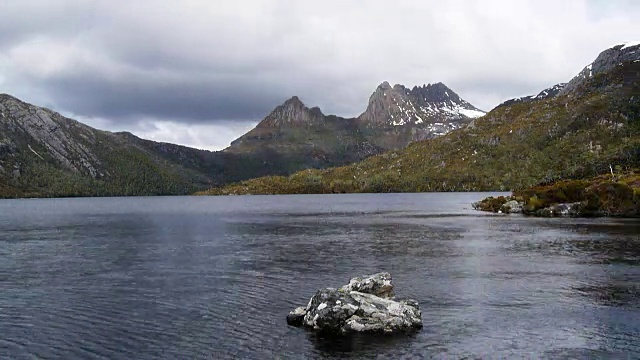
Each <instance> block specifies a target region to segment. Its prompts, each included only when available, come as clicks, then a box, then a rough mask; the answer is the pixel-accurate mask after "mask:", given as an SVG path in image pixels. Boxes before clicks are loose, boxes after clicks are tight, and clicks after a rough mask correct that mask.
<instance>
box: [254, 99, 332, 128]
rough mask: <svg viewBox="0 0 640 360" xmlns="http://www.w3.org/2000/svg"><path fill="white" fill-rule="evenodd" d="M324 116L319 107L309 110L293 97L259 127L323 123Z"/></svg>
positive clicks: (276, 109) (268, 116)
mask: <svg viewBox="0 0 640 360" xmlns="http://www.w3.org/2000/svg"><path fill="white" fill-rule="evenodd" d="M323 118H324V114H323V113H322V111H321V110H320V108H319V107H317V106H316V107H313V108H308V107H307V106H306V105H305V104H304V103H303V102H302V100H300V98H299V97H297V96H292V97H291V98H289V99H288V100H287V101H285V102H284V103H283V104H282V105H280V106H278V107H276V108H275V109H274V110H273V111H272V112H271V113H270V114H269V115H267V117H265V118H264V120H262V121H261V122H260V123H259V124H258V127H278V126H296V125H305V124H310V123H318V122H322V120H323Z"/></svg>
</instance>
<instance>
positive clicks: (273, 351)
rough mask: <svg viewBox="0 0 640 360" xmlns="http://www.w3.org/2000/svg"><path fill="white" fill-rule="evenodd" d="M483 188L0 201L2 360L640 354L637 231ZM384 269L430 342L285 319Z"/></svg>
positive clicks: (419, 336) (629, 223)
mask: <svg viewBox="0 0 640 360" xmlns="http://www.w3.org/2000/svg"><path fill="white" fill-rule="evenodd" d="M485 195H487V194H478V193H475V194H473V193H466V194H402V195H394V194H388V195H387V194H385V195H335V196H274V197H263V196H246V197H155V198H102V199H48V200H4V201H0V358H1V359H5V358H10V359H32V358H60V359H157V358H166V359H226V358H250V359H253V358H257V359H262V358H265V359H274V358H282V359H295V358H355V359H370V358H382V359H402V358H424V357H432V358H446V359H456V358H469V359H475V358H561V359H562V358H577V359H582V358H606V359H608V358H623V359H626V358H640V222H639V221H638V220H620V219H617V220H616V219H536V218H525V217H522V216H504V215H493V214H487V213H480V212H476V211H473V210H471V206H470V203H471V202H472V201H476V200H479V199H481V198H483V197H484V196H485ZM378 271H389V272H391V273H392V275H393V277H394V283H395V286H396V293H397V295H399V296H401V297H411V298H414V299H417V300H418V301H419V302H420V306H421V309H422V314H423V320H424V324H425V326H424V328H423V329H422V330H421V331H420V332H418V333H416V334H414V335H412V336H409V337H383V338H350V339H344V340H341V341H339V340H337V339H328V338H322V337H317V336H314V335H312V334H310V333H309V332H307V331H305V330H303V329H298V328H292V327H288V326H287V324H286V321H285V316H286V314H287V312H288V311H289V310H291V309H293V308H294V307H296V306H300V305H304V304H306V303H307V301H308V299H309V297H311V295H313V293H314V291H315V290H316V289H318V288H321V287H327V286H334V287H335V286H340V285H342V284H345V283H347V282H348V280H349V278H350V277H353V276H357V275H366V274H370V273H374V272H378Z"/></svg>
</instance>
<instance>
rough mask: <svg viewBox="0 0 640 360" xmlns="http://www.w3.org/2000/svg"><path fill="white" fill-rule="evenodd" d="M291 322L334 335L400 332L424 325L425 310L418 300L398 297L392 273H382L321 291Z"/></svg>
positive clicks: (293, 312)
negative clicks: (394, 296) (395, 295)
mask: <svg viewBox="0 0 640 360" xmlns="http://www.w3.org/2000/svg"><path fill="white" fill-rule="evenodd" d="M287 323H288V324H289V325H292V326H304V327H306V328H309V329H312V330H314V331H319V332H325V333H333V334H349V333H397V332H404V331H410V330H415V329H420V328H422V313H421V312H420V307H419V305H418V302H417V301H415V300H395V299H394V298H393V284H392V282H391V275H390V274H389V273H379V274H374V275H371V276H368V277H364V278H353V279H351V281H350V282H349V284H347V285H345V286H343V287H341V288H340V289H335V288H326V289H321V290H318V291H317V292H316V294H315V295H313V297H312V298H311V299H310V300H309V303H308V304H307V307H306V308H302V307H299V308H296V309H295V310H293V311H292V312H290V313H289V315H287Z"/></svg>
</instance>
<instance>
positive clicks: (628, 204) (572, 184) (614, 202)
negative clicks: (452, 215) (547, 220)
mask: <svg viewBox="0 0 640 360" xmlns="http://www.w3.org/2000/svg"><path fill="white" fill-rule="evenodd" d="M472 205H473V208H474V209H476V210H481V211H489V212H495V213H504V214H525V215H532V216H539V217H593V216H616V217H639V216H640V175H639V172H638V171H637V170H636V171H633V170H632V171H628V172H626V173H621V174H618V175H616V176H612V175H609V174H606V175H600V176H597V177H595V178H592V179H589V180H560V181H557V182H555V183H551V184H546V185H538V186H534V187H531V188H527V189H524V190H519V191H515V192H514V193H513V195H512V196H507V197H505V196H498V197H488V198H486V199H483V200H481V201H478V202H476V203H473V204H472Z"/></svg>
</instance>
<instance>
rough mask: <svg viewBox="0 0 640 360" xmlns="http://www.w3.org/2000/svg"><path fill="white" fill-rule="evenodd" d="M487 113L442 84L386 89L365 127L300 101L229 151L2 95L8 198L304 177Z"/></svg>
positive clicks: (1, 189)
mask: <svg viewBox="0 0 640 360" xmlns="http://www.w3.org/2000/svg"><path fill="white" fill-rule="evenodd" d="M482 115H484V112H482V111H481V110H479V109H477V108H475V107H474V106H473V105H471V104H469V103H468V102H466V101H464V100H463V99H461V98H460V97H459V96H458V95H457V94H456V93H455V92H453V91H452V90H451V89H449V88H448V87H446V86H445V85H444V84H442V83H437V84H433V85H425V86H422V87H414V88H413V89H407V88H405V87H404V86H401V85H395V86H393V87H391V86H390V85H389V84H388V83H387V82H384V83H382V84H381V85H380V86H378V88H377V89H376V90H375V91H374V93H373V94H372V95H371V98H370V100H369V104H368V107H367V109H366V110H365V112H364V113H363V114H362V115H360V116H359V117H357V118H349V119H346V118H341V117H338V116H334V115H325V114H323V113H322V111H321V110H320V109H319V108H317V107H314V108H308V107H307V106H305V105H304V104H303V103H302V101H300V99H299V98H298V97H295V96H294V97H292V98H291V99H289V100H287V101H286V102H285V103H284V104H282V105H280V106H278V107H276V108H275V109H274V110H273V111H272V112H271V113H270V114H269V115H268V116H267V117H265V118H264V119H263V120H262V121H261V122H260V123H259V124H258V125H257V126H256V127H255V128H254V129H252V130H251V131H249V132H248V133H247V134H245V135H243V136H241V137H240V138H238V139H237V140H235V141H233V142H232V144H231V146H229V147H228V148H227V149H225V150H223V151H217V152H211V151H205V150H198V149H193V148H189V147H185V146H180V145H174V144H168V143H159V142H154V141H149V140H144V139H140V138H138V137H136V136H134V135H133V134H130V133H126V132H120V133H112V132H108V131H101V130H97V129H94V128H92V127H89V126H87V125H84V124H82V123H80V122H77V121H75V120H72V119H69V118H66V117H64V116H62V115H61V114H59V113H57V112H55V111H52V110H49V109H46V108H42V107H38V106H35V105H32V104H28V103H25V102H23V101H21V100H19V99H17V98H15V97H12V96H10V95H7V94H2V95H0V196H1V197H26V196H28V197H42V196H116V195H170V194H190V193H193V192H195V191H198V190H204V189H207V188H210V187H212V186H220V185H224V184H229V183H233V182H237V181H241V180H245V179H251V178H257V177H261V176H268V175H288V174H292V173H294V172H296V171H299V170H301V169H308V168H319V169H322V168H328V167H333V166H340V165H345V164H349V163H353V162H357V161H360V160H363V159H365V158H367V157H369V156H372V155H376V154H380V153H382V152H385V151H388V150H393V149H400V148H403V147H405V146H407V145H408V144H409V143H411V142H413V141H418V140H422V139H427V138H432V137H436V136H440V135H443V134H446V133H448V132H449V131H451V130H454V129H458V128H461V127H463V126H465V125H466V124H468V123H469V122H471V121H472V120H473V119H474V118H476V117H478V116H482Z"/></svg>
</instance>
